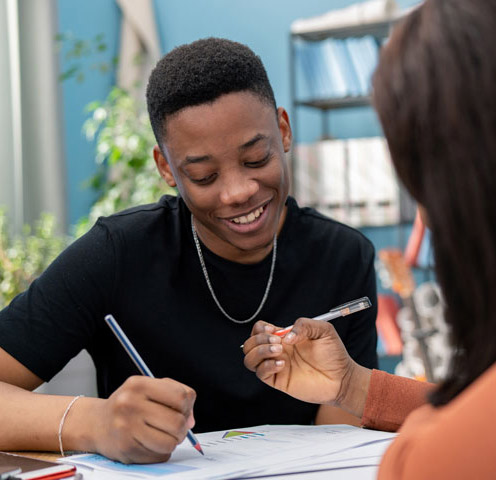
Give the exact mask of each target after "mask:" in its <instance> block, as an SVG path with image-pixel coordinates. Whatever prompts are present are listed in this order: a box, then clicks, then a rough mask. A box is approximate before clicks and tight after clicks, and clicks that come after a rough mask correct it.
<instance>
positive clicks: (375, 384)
mask: <svg viewBox="0 0 496 480" xmlns="http://www.w3.org/2000/svg"><path fill="white" fill-rule="evenodd" d="M429 388H432V386H431V385H429V384H425V383H421V382H415V381H414V380H409V379H405V378H401V377H396V376H394V375H389V374H387V373H384V372H379V371H376V370H375V371H373V373H372V380H371V385H370V389H369V393H368V396H367V401H366V405H365V410H364V415H363V417H362V423H363V425H364V426H365V427H369V428H375V429H380V430H394V429H395V428H394V427H395V425H396V426H398V425H400V424H401V423H402V420H403V419H404V418H405V416H406V415H408V413H409V410H412V409H415V408H416V407H417V406H418V405H419V404H421V403H422V402H423V403H425V394H426V392H427V390H428V389H429ZM495 419H496V364H495V365H493V366H492V367H491V368H490V369H488V370H487V371H486V372H485V373H484V374H483V375H481V377H480V378H478V379H477V380H476V381H475V382H474V383H473V384H472V385H470V386H469V387H468V388H467V389H466V390H465V391H464V392H462V393H461V394H459V395H458V396H457V397H456V398H455V399H454V400H452V401H451V402H450V403H449V404H448V405H446V406H444V407H439V408H434V407H432V406H431V405H423V406H421V407H419V408H416V409H415V411H413V412H412V413H411V415H408V418H407V419H406V420H405V422H404V424H403V426H402V427H401V429H400V430H399V433H400V435H399V436H398V437H397V438H396V439H395V440H394V441H393V443H392V444H391V446H390V447H389V448H388V450H387V451H386V454H385V455H384V458H383V459H382V463H381V466H380V468H379V476H378V478H379V480H408V479H412V480H421V479H436V480H438V479H444V478H446V479H448V478H449V479H450V480H458V479H460V480H461V479H472V478H473V479H477V480H481V479H496V432H495V428H494V427H495V426H496V425H495V424H496V420H495Z"/></svg>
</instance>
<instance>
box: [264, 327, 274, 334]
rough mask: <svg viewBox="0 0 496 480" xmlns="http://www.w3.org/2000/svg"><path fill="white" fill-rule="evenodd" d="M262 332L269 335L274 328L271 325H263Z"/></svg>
mask: <svg viewBox="0 0 496 480" xmlns="http://www.w3.org/2000/svg"><path fill="white" fill-rule="evenodd" d="M264 330H265V331H266V332H268V333H271V332H273V331H274V327H273V326H272V325H265V327H264Z"/></svg>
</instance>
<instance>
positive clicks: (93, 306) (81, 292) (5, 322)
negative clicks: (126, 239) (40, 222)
mask: <svg viewBox="0 0 496 480" xmlns="http://www.w3.org/2000/svg"><path fill="white" fill-rule="evenodd" d="M115 264H116V262H115V251H114V247H113V243H112V239H111V236H110V233H109V231H108V229H107V228H106V226H105V225H104V224H103V223H102V222H101V221H98V222H97V224H96V225H95V226H94V227H93V228H92V229H91V230H90V231H89V232H88V233H87V234H86V235H84V236H83V237H81V238H80V239H78V240H76V241H75V242H74V243H73V244H71V245H70V246H69V247H68V248H67V249H65V250H64V251H63V252H62V253H61V254H60V255H59V256H58V257H57V258H56V259H55V260H54V261H53V263H52V264H51V265H50V266H49V267H48V268H47V269H46V271H45V272H44V273H43V274H42V275H41V276H40V277H39V278H38V279H36V280H35V281H34V282H33V283H32V284H31V286H30V287H29V289H28V290H26V291H25V292H24V293H22V294H20V295H18V296H17V297H16V298H14V299H13V300H12V302H11V303H10V305H9V306H7V307H6V308H5V309H3V310H2V311H1V312H0V347H1V348H3V349H4V350H5V351H7V352H8V353H9V354H10V355H12V356H13V357H14V358H16V359H17V360H18V361H19V362H21V363H22V364H23V365H24V366H26V367H27V368H28V369H29V370H30V371H32V372H33V373H34V374H36V375H38V376H39V377H40V378H42V379H43V380H45V381H48V380H50V379H51V378H52V377H53V376H54V375H55V374H56V373H58V372H59V371H60V370H61V369H62V368H63V367H64V366H65V365H66V363H67V362H68V361H69V360H70V359H71V358H72V357H74V356H75V355H77V354H78V353H79V352H80V351H81V350H82V349H84V348H87V347H88V346H89V345H90V344H91V342H92V339H93V338H94V335H95V331H96V325H97V323H96V322H97V321H98V320H101V319H102V318H103V315H105V313H108V312H107V309H108V306H109V302H110V301H111V297H112V290H113V286H114V284H115V282H114V279H115V275H116V271H115V270H116V268H115Z"/></svg>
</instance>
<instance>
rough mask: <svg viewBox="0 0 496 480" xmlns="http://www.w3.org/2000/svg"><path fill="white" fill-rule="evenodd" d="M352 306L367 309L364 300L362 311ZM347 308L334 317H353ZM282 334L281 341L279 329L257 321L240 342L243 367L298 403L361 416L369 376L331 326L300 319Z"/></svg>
mask: <svg viewBox="0 0 496 480" xmlns="http://www.w3.org/2000/svg"><path fill="white" fill-rule="evenodd" d="M365 298H366V297H365ZM359 300H360V301H364V300H362V299H359ZM355 302H359V301H355ZM355 302H353V304H354V305H355V308H359V309H361V310H363V309H364V308H368V306H370V302H369V301H368V299H366V303H365V304H363V305H361V306H360V307H356V303H355ZM364 305H365V306H364ZM346 308H349V305H348V307H346V306H340V307H337V309H333V310H331V312H335V311H336V310H338V309H339V310H340V311H341V313H339V314H337V313H336V316H343V314H346V315H347V314H350V313H353V312H352V311H351V309H350V311H347V310H344V311H343V309H346ZM353 311H358V310H356V309H355V310H353ZM331 312H328V314H326V315H327V316H329V314H330V313H331ZM333 315H334V314H333ZM331 316H332V315H331ZM284 330H286V333H289V331H291V335H286V336H284V337H282V338H281V336H280V334H281V330H280V329H278V328H277V327H275V326H273V325H270V324H268V323H266V322H262V321H259V322H257V323H256V324H255V325H254V327H253V330H252V336H251V337H250V338H248V339H247V340H246V342H245V343H244V347H243V351H244V353H245V360H244V363H245V366H246V367H247V368H248V369H249V370H251V371H253V372H255V373H256V375H257V377H258V378H260V380H262V381H263V382H265V383H266V384H268V385H270V386H271V387H273V388H276V389H278V390H281V391H283V392H285V393H287V394H289V395H291V396H293V397H295V398H297V399H299V400H303V401H306V402H311V403H317V404H328V405H336V406H340V407H342V408H344V409H346V410H348V411H349V412H350V413H353V414H355V415H360V409H361V408H363V404H362V400H364V397H363V391H362V389H361V386H362V385H364V386H366V385H368V384H367V379H368V378H369V375H370V371H369V370H368V369H364V368H363V367H360V366H359V365H358V364H356V363H355V362H354V361H353V360H352V359H351V357H350V356H349V355H348V352H347V351H346V348H345V347H344V345H343V343H342V341H341V339H340V338H339V336H338V334H337V333H336V330H335V329H334V326H333V325H332V324H330V323H328V322H326V321H322V317H321V318H318V319H310V318H300V319H298V320H297V321H296V322H295V324H294V325H292V326H291V327H290V328H289V329H284ZM345 378H346V379H347V381H346V382H344V379H345ZM355 379H360V381H355Z"/></svg>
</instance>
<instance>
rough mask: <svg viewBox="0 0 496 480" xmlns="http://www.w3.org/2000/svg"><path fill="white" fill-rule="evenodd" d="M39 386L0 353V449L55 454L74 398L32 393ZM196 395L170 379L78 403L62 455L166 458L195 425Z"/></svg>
mask: <svg viewBox="0 0 496 480" xmlns="http://www.w3.org/2000/svg"><path fill="white" fill-rule="evenodd" d="M41 383H42V381H41V379H40V378H39V377H37V376H36V375H35V374H34V373H32V372H31V371H29V370H28V369H27V368H26V367H24V366H23V365H22V364H21V363H19V362H18V361H17V360H16V359H15V358H13V357H12V356H11V355H9V354H8V353H7V352H5V351H4V350H1V349H0V450H45V451H58V450H59V428H60V423H61V419H62V417H63V415H64V412H65V411H66V409H67V407H68V406H69V404H70V402H71V400H72V399H73V398H74V397H67V396H60V395H42V394H38V393H34V392H31V391H30V390H31V389H33V388H36V387H37V386H39V385H40V384H41ZM194 400H195V393H194V391H193V390H192V389H191V388H189V387H187V386H185V385H182V384H180V383H179V382H176V381H174V380H171V379H155V378H147V377H130V378H129V379H128V380H127V381H126V382H125V383H124V384H123V385H122V386H121V387H120V388H119V389H118V390H117V391H116V392H114V393H113V394H112V395H111V396H110V397H109V399H107V400H103V399H99V398H81V399H79V400H78V401H77V402H76V403H74V405H73V406H72V408H71V409H70V410H69V413H68V415H67V417H66V419H65V422H64V424H63V430H62V444H63V448H64V450H81V451H89V452H98V453H101V454H103V455H105V456H107V457H109V458H112V459H115V460H119V461H121V462H124V463H131V462H133V463H134V462H137V463H150V462H160V461H166V460H168V459H169V457H170V455H171V453H172V451H173V450H174V448H175V447H176V446H177V445H178V444H179V443H181V442H182V441H183V440H184V438H185V436H186V433H187V430H188V429H189V428H192V427H193V425H194V419H193V414H192V409H193V403H194Z"/></svg>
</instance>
